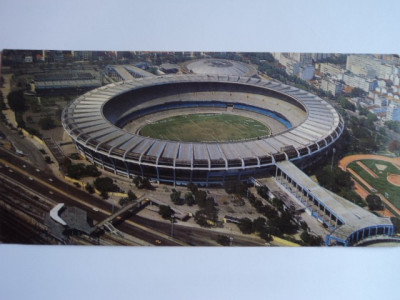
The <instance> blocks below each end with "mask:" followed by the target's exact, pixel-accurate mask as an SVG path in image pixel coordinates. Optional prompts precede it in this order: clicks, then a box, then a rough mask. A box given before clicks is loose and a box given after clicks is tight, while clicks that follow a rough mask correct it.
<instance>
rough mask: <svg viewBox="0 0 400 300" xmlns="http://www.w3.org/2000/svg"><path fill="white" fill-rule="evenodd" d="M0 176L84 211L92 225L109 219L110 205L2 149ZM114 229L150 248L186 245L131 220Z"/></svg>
mask: <svg viewBox="0 0 400 300" xmlns="http://www.w3.org/2000/svg"><path fill="white" fill-rule="evenodd" d="M0 174H2V175H3V176H7V177H9V178H11V179H13V180H15V181H18V182H19V183H20V184H21V185H22V186H26V187H28V188H29V189H30V190H32V191H34V192H36V193H38V195H45V196H46V197H48V198H50V199H52V200H53V201H54V203H65V204H66V205H68V206H76V207H78V208H81V209H83V210H85V211H87V215H88V217H89V218H91V219H92V220H94V221H95V222H100V221H102V220H104V219H105V218H107V217H108V216H109V215H111V211H112V205H111V204H109V203H107V202H105V201H102V200H100V199H98V198H95V197H93V196H91V195H89V194H88V193H86V192H84V191H82V190H79V189H77V188H75V187H73V186H71V185H69V184H67V183H65V182H62V181H60V180H59V179H57V178H56V177H55V176H54V175H53V174H52V173H51V172H50V171H42V170H40V169H38V168H36V167H34V166H33V165H31V164H29V163H28V162H26V161H25V160H23V159H21V158H19V157H16V156H15V155H12V154H11V153H9V152H8V151H6V150H4V149H1V148H0ZM117 228H118V229H120V230H121V231H123V232H125V233H127V234H129V235H132V236H134V237H136V238H138V239H141V240H143V241H146V242H147V243H150V244H154V245H163V246H178V245H185V243H183V242H180V241H177V240H175V239H171V238H169V237H168V235H165V234H163V233H158V232H156V231H154V230H152V229H148V228H146V227H145V226H142V225H140V224H136V223H134V222H133V221H131V220H126V221H125V222H123V223H121V225H120V226H118V227H117Z"/></svg>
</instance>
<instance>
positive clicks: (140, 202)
mask: <svg viewBox="0 0 400 300" xmlns="http://www.w3.org/2000/svg"><path fill="white" fill-rule="evenodd" d="M144 198H145V196H142V197H140V198H138V199H136V200H135V201H134V202H132V203H131V204H128V205H126V206H124V207H122V208H121V209H120V210H118V211H117V212H116V213H114V214H112V215H111V216H109V217H107V218H106V219H104V220H103V221H101V222H99V223H98V224H96V228H99V229H100V228H102V227H103V226H106V227H107V226H108V225H109V224H111V223H112V222H113V221H114V220H115V219H116V218H118V217H119V216H121V215H123V214H124V213H126V212H127V211H129V210H131V209H135V208H137V209H142V208H144V207H146V206H147V205H149V204H150V200H149V199H147V198H146V199H144Z"/></svg>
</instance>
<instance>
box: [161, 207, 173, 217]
mask: <svg viewBox="0 0 400 300" xmlns="http://www.w3.org/2000/svg"><path fill="white" fill-rule="evenodd" d="M158 213H159V214H160V215H161V217H162V218H163V219H166V220H169V219H171V216H172V215H173V214H174V211H173V210H172V209H171V207H169V206H167V205H160V207H159V210H158Z"/></svg>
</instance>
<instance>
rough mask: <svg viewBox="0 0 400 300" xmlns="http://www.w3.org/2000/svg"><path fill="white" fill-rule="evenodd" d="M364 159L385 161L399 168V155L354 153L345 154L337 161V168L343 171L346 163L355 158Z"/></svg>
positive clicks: (355, 159)
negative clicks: (393, 156) (394, 156)
mask: <svg viewBox="0 0 400 300" xmlns="http://www.w3.org/2000/svg"><path fill="white" fill-rule="evenodd" d="M365 159H372V160H383V161H387V162H390V163H392V164H393V165H395V166H396V167H397V168H399V169H400V157H396V158H392V157H387V156H382V155H373V154H356V155H349V156H346V157H344V158H343V159H341V160H340V161H339V168H341V169H342V170H343V171H346V169H347V165H348V164H350V163H351V162H353V161H357V160H365Z"/></svg>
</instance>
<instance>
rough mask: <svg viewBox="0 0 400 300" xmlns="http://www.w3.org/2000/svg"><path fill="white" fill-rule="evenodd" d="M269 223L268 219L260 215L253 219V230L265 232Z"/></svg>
mask: <svg viewBox="0 0 400 300" xmlns="http://www.w3.org/2000/svg"><path fill="white" fill-rule="evenodd" d="M266 225H267V220H266V219H265V218H263V217H259V218H257V219H255V220H254V221H253V228H252V231H253V232H259V233H260V232H263V231H265V227H266Z"/></svg>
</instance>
